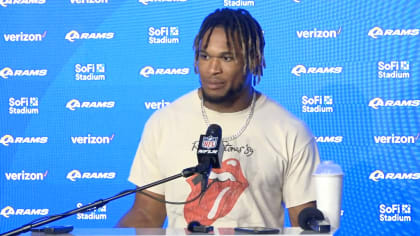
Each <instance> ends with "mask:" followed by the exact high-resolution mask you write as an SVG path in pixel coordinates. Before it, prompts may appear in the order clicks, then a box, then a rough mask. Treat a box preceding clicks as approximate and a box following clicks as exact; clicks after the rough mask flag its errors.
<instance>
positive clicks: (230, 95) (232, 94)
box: [201, 83, 245, 104]
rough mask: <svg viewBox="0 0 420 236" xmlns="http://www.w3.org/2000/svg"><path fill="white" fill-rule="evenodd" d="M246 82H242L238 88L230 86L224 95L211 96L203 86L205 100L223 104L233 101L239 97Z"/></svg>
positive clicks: (202, 91)
mask: <svg viewBox="0 0 420 236" xmlns="http://www.w3.org/2000/svg"><path fill="white" fill-rule="evenodd" d="M244 85H245V83H241V84H240V85H239V86H238V87H237V88H230V89H229V90H228V91H227V92H226V93H225V94H224V95H221V96H211V95H209V94H208V93H206V91H205V90H204V88H203V87H201V93H202V95H203V99H204V101H207V102H210V103H213V104H222V103H226V102H233V101H234V100H235V99H237V98H238V97H239V96H240V94H241V92H242V91H243V89H244Z"/></svg>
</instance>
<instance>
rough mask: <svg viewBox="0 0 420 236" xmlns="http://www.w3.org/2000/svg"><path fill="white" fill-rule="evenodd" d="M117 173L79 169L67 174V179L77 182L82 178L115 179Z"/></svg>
mask: <svg viewBox="0 0 420 236" xmlns="http://www.w3.org/2000/svg"><path fill="white" fill-rule="evenodd" d="M116 175H117V174H116V173H115V172H83V173H82V172H80V171H79V170H72V171H70V172H69V173H68V174H67V177H66V178H67V179H68V180H70V181H72V182H75V181H76V180H81V179H115V176H116Z"/></svg>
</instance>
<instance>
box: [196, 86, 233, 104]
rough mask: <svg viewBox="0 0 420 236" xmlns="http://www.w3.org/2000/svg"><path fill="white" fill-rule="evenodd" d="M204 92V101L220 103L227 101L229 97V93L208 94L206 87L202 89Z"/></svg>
mask: <svg viewBox="0 0 420 236" xmlns="http://www.w3.org/2000/svg"><path fill="white" fill-rule="evenodd" d="M201 91H202V94H203V98H204V101H206V102H210V103H215V104H220V103H223V102H226V101H227V100H228V99H229V97H230V96H229V94H222V95H216V94H208V93H206V92H205V91H204V89H202V90H201Z"/></svg>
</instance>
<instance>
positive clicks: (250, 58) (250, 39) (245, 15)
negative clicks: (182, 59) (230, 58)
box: [193, 8, 265, 85]
mask: <svg viewBox="0 0 420 236" xmlns="http://www.w3.org/2000/svg"><path fill="white" fill-rule="evenodd" d="M215 27H223V28H224V30H225V35H226V40H227V42H228V45H227V46H228V48H230V49H233V54H234V55H235V56H236V52H235V47H234V46H233V45H231V44H232V42H238V43H239V46H240V48H241V50H242V56H243V57H244V58H243V59H244V68H243V72H244V73H246V72H247V70H249V71H250V72H251V73H252V75H253V85H256V84H258V83H259V82H260V80H261V76H262V75H263V68H264V67H265V60H264V45H265V41H264V35H263V31H262V29H261V26H260V25H259V24H258V22H257V21H256V20H255V19H254V18H253V17H252V16H251V14H249V12H248V11H247V10H244V9H237V10H234V9H229V8H223V9H217V10H216V11H215V12H213V13H211V14H210V15H208V16H207V17H206V18H205V19H204V21H203V23H202V24H201V27H200V30H199V32H198V34H197V36H196V37H195V39H194V46H193V49H194V51H195V57H194V65H195V72H196V73H197V63H198V57H199V51H200V43H204V44H203V45H202V46H203V48H207V46H208V42H209V38H210V36H211V34H212V33H213V30H214V28H215ZM207 32H209V33H208V35H207V38H206V39H203V38H204V35H205V34H206V33H207Z"/></svg>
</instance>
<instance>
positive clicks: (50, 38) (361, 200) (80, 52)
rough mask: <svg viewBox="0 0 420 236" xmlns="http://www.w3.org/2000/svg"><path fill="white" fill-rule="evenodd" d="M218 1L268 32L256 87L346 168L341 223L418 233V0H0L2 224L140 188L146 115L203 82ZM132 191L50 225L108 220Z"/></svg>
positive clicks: (354, 230)
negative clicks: (201, 44)
mask: <svg viewBox="0 0 420 236" xmlns="http://www.w3.org/2000/svg"><path fill="white" fill-rule="evenodd" d="M225 6H226V7H242V8H245V9H247V10H249V11H250V12H251V14H252V15H253V16H254V17H255V18H256V19H257V20H258V21H259V22H260V24H261V26H262V28H263V30H264V34H265V38H266V62H267V68H266V70H265V71H264V76H263V78H262V81H261V83H260V84H259V85H258V86H257V89H258V90H260V91H262V92H264V93H265V94H267V95H268V96H269V97H271V98H273V99H275V100H276V101H278V102H279V103H281V104H283V105H284V106H285V107H286V108H288V109H289V110H290V111H291V112H293V113H294V114H295V115H296V116H298V117H300V118H301V119H303V120H304V121H305V122H306V123H307V124H308V125H309V126H310V128H311V129H312V131H313V133H314V134H315V135H316V138H317V141H318V145H319V148H320V153H321V159H322V160H334V161H335V162H337V163H338V164H340V165H341V166H342V168H343V170H344V172H345V177H344V190H343V191H344V192H343V205H342V209H343V211H342V223H341V226H342V228H341V231H340V233H343V234H351V235H369V234H371V235H376V234H395V233H399V234H405V235H414V234H415V232H416V231H418V229H419V228H420V223H419V222H420V215H419V211H420V197H419V193H420V188H419V186H420V185H419V181H420V164H419V163H420V141H419V136H420V123H419V120H420V119H419V118H420V114H419V106H420V59H419V55H420V36H419V31H420V30H419V29H420V3H419V1H408V0H399V1H394V0H390V1H374V0H366V1H350V0H342V1H314V0H313V1H309V0H283V1H278V0H264V1H263V0H255V1H243V0H235V1H222V0H215V1H198V0H196V1H193V0H177V1H176V0H137V1H136V0H120V1H116V0H61V1H48V0H31V1H23V0H21V1H16V0H0V174H1V176H0V186H1V195H0V232H5V231H7V230H10V229H12V228H16V227H19V226H21V225H22V224H24V223H27V222H29V221H31V220H33V219H36V218H39V217H42V216H44V215H47V214H56V213H61V212H64V211H67V210H69V209H72V208H75V207H79V206H81V205H83V204H87V203H89V202H92V201H94V200H97V199H99V198H105V197H109V196H111V195H113V194H116V193H118V192H120V191H121V190H123V189H127V188H133V187H134V186H133V185H132V184H130V183H129V182H128V181H127V177H128V173H129V168H130V165H131V162H132V159H133V156H134V154H135V151H136V148H137V144H138V142H139V140H140V136H141V133H142V130H143V125H144V123H145V121H146V120H147V119H148V117H149V116H150V115H151V114H152V113H153V112H154V111H155V110H157V109H160V108H162V107H164V106H165V105H167V104H169V103H170V102H172V101H173V100H174V99H176V98H177V97H179V96H180V95H182V94H184V93H186V92H188V91H190V90H192V89H195V88H197V87H198V86H199V83H198V76H197V75H196V74H194V70H193V50H192V44H193V39H194V36H195V34H196V33H197V32H198V28H199V26H200V24H201V21H202V20H203V18H204V17H205V16H207V15H208V14H209V13H210V12H213V11H214V10H215V9H216V8H221V7H225ZM203 132H205V131H204V130H203ZM132 201H133V197H132V196H130V197H127V198H124V199H120V200H118V201H115V202H112V203H110V204H108V205H107V206H106V207H104V208H101V209H99V210H97V211H95V212H92V213H86V214H79V215H76V216H72V217H69V218H67V219H64V220H62V221H61V222H60V223H57V224H63V225H64V224H72V225H74V226H76V227H102V228H103V227H111V226H114V225H115V224H116V222H117V221H118V219H119V218H120V217H121V216H122V215H123V213H125V212H126V211H127V210H128V209H129V207H130V206H131V203H132Z"/></svg>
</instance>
